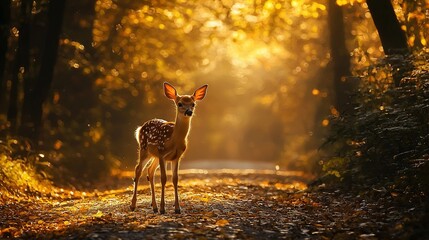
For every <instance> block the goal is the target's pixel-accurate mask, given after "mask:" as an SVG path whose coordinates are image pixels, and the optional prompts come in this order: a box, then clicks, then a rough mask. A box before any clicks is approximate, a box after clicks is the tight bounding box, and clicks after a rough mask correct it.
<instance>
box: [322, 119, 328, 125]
mask: <svg viewBox="0 0 429 240" xmlns="http://www.w3.org/2000/svg"><path fill="white" fill-rule="evenodd" d="M328 125H329V120H328V119H323V121H322V126H324V127H327V126H328Z"/></svg>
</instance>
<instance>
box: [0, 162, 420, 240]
mask: <svg viewBox="0 0 429 240" xmlns="http://www.w3.org/2000/svg"><path fill="white" fill-rule="evenodd" d="M131 175H132V174H131V173H130V172H129V173H125V174H123V175H122V176H121V177H118V178H116V180H115V181H112V182H109V183H108V184H105V185H107V186H102V187H101V188H99V190H92V191H88V192H79V191H74V192H73V191H69V190H61V193H60V194H54V195H52V196H51V197H50V198H39V199H36V198H31V199H27V200H19V201H18V200H16V199H15V200H10V201H6V202H3V203H1V202H0V203H1V204H0V238H22V239H167V238H178V239H219V238H221V239H233V238H237V239H305V238H309V239H409V238H414V237H416V238H418V237H419V234H422V233H423V235H424V234H427V232H425V231H427V229H424V228H422V227H419V226H416V225H415V224H414V223H413V222H414V220H415V219H418V218H419V217H421V216H422V213H423V212H424V211H423V209H422V205H421V204H416V203H412V202H409V201H401V200H400V198H401V193H388V192H386V191H384V190H376V189H372V190H368V191H366V193H365V194H358V193H351V192H349V193H344V191H339V190H335V189H326V188H324V187H318V188H317V189H311V190H310V189H308V188H307V185H306V182H308V181H309V178H308V177H306V176H304V175H303V174H301V173H299V172H280V171H279V172H274V171H261V170H223V171H222V170H208V171H202V170H198V171H197V170H194V171H190V170H189V171H182V172H181V175H180V181H179V185H180V187H179V192H180V196H181V208H182V213H181V214H175V213H174V207H173V187H172V184H171V181H170V179H169V182H168V184H167V188H166V211H167V213H166V214H163V215H160V214H154V213H153V212H152V209H151V207H150V191H149V187H148V184H147V181H146V180H144V179H143V178H142V179H141V181H140V186H141V187H140V188H139V189H140V190H139V192H138V193H139V195H138V201H137V209H136V210H135V211H134V212H132V211H130V210H129V203H130V199H131V194H132V191H131V187H132V186H131V183H132V181H131V177H132V176H131ZM157 180H159V176H158V179H157ZM157 185H158V186H157V194H158V195H157V197H158V198H157V199H158V201H159V190H160V187H159V184H157ZM103 187H104V189H106V190H102V189H103ZM158 204H159V202H158ZM413 224H414V225H413ZM419 228H420V230H419ZM420 236H422V235H420Z"/></svg>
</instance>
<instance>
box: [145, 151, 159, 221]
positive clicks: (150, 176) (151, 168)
mask: <svg viewBox="0 0 429 240" xmlns="http://www.w3.org/2000/svg"><path fill="white" fill-rule="evenodd" d="M158 163H159V159H157V158H156V159H155V158H152V159H151V160H150V161H149V162H148V163H147V166H148V169H147V180H148V181H149V184H150V191H151V196H152V204H151V205H152V209H153V212H154V213H157V212H158V206H157V205H156V198H155V183H154V182H155V171H156V169H157V168H158Z"/></svg>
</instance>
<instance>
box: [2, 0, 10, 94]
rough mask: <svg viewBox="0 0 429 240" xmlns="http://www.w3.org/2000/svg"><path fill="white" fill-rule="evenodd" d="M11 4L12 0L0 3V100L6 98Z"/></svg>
mask: <svg viewBox="0 0 429 240" xmlns="http://www.w3.org/2000/svg"><path fill="white" fill-rule="evenodd" d="M10 4H11V0H2V1H0V89H1V91H0V99H3V98H4V91H3V86H4V67H5V64H6V53H7V46H8V39H9V32H10V26H9V25H10Z"/></svg>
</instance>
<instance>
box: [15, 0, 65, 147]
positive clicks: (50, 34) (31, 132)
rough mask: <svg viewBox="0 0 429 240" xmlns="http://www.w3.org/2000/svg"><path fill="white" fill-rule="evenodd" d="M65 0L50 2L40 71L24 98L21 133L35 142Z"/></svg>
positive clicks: (57, 43) (46, 95)
mask: <svg viewBox="0 0 429 240" xmlns="http://www.w3.org/2000/svg"><path fill="white" fill-rule="evenodd" d="M65 2H66V0H51V1H49V7H48V27H47V32H46V40H45V46H44V48H43V55H42V62H41V66H40V71H39V74H38V77H37V79H36V84H35V86H34V91H31V92H30V93H29V94H28V95H25V96H24V105H23V112H22V124H21V133H22V134H23V135H24V136H26V137H29V138H30V139H33V140H37V139H38V137H39V134H40V130H41V127H42V113H43V103H44V102H45V100H46V99H47V97H48V94H49V91H50V89H51V84H52V79H53V74H54V68H55V63H56V60H57V52H58V45H59V39H60V34H61V28H62V22H63V15H64V9H65Z"/></svg>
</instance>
